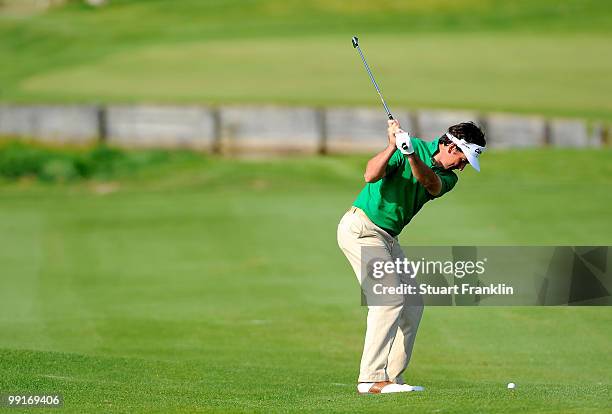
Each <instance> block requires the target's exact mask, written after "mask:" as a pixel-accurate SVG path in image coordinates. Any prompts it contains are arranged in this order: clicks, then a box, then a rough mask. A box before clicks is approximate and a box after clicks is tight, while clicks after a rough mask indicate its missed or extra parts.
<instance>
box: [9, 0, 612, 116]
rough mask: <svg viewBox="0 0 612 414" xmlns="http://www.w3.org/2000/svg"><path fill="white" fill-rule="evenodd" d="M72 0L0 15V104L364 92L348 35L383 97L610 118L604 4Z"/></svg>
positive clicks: (610, 60) (417, 103)
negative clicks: (90, 4) (103, 0)
mask: <svg viewBox="0 0 612 414" xmlns="http://www.w3.org/2000/svg"><path fill="white" fill-rule="evenodd" d="M76 3H77V2H73V3H71V4H69V5H68V6H65V7H61V8H58V9H55V10H52V11H51V12H48V13H44V14H41V15H34V16H27V17H23V16H17V17H16V16H12V15H10V14H7V15H6V16H2V15H1V14H0V55H1V56H3V58H5V59H6V61H7V62H11V64H10V65H2V66H1V67H0V84H1V85H2V88H0V102H25V103H41V102H45V103H82V102H91V103H101V102H108V103H117V102H146V103H168V104H176V103H182V104H192V103H199V104H212V105H219V104H223V105H226V104H286V105H312V106H334V105H348V106H354V105H364V106H374V105H376V104H377V100H376V95H375V93H373V91H372V90H371V87H370V85H369V84H368V79H367V76H366V74H365V73H364V71H363V67H362V66H361V62H360V59H359V56H358V55H357V54H356V52H355V51H354V50H353V48H352V47H351V44H350V38H351V36H353V35H358V36H359V37H360V42H361V46H362V48H363V49H364V53H365V54H366V56H367V58H368V60H369V63H370V64H371V66H372V69H373V70H374V72H375V74H376V76H377V78H378V80H379V83H380V85H381V87H382V89H383V92H384V94H385V96H386V98H387V99H388V101H389V105H390V107H391V109H393V108H398V107H405V108H411V109H415V108H418V109H423V108H456V109H472V110H477V111H485V112H492V111H503V112H516V113H529V114H544V115H547V116H556V117H583V118H586V119H591V120H603V121H607V122H610V121H612V103H611V101H610V99H609V97H610V96H612V46H611V45H612V31H611V29H610V28H611V27H612V7H611V6H610V4H609V3H607V2H601V1H578V0H572V1H566V2H563V4H560V3H559V2H556V1H552V0H537V1H521V2H518V3H520V4H517V2H507V1H502V0H461V1H454V2H453V1H448V0H435V1H430V2H418V3H415V2H401V1H394V0H389V1H386V2H385V3H384V4H379V5H373V4H372V3H371V2H366V1H357V2H351V3H350V4H349V3H343V2H340V1H328V2H322V1H303V2H286V1H280V0H251V1H229V0H228V1H224V2H202V1H198V0H183V1H181V2H180V4H177V2H168V1H160V0H149V1H146V2H139V1H134V0H122V1H113V2H110V4H109V6H108V7H105V8H102V9H100V10H93V9H91V8H87V7H85V6H83V5H79V4H76ZM145 3H146V4H145ZM134 22H138V24H137V25H135V24H134Z"/></svg>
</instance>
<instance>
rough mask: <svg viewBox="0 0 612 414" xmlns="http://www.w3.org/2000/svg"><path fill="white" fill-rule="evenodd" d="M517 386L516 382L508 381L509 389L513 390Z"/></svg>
mask: <svg viewBox="0 0 612 414" xmlns="http://www.w3.org/2000/svg"><path fill="white" fill-rule="evenodd" d="M515 388H516V384H515V383H514V382H509V383H508V389H509V390H513V389H515Z"/></svg>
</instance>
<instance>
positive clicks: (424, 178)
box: [406, 153, 442, 197]
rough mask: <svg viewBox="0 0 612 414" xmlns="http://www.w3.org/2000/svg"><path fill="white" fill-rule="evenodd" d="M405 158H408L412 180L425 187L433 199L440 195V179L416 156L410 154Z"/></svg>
mask: <svg viewBox="0 0 612 414" xmlns="http://www.w3.org/2000/svg"><path fill="white" fill-rule="evenodd" d="M406 158H408V163H409V164H410V169H411V170H412V175H414V178H416V179H417V181H418V182H419V183H421V185H422V186H423V187H425V189H426V190H427V192H428V193H429V194H431V195H432V196H434V197H435V196H437V195H438V194H440V191H442V181H441V180H440V177H438V175H437V174H436V173H435V172H433V170H432V169H431V168H429V167H428V166H427V165H426V164H425V163H424V162H423V161H422V160H421V159H420V158H419V157H417V156H416V154H414V153H413V154H410V155H408V156H406Z"/></svg>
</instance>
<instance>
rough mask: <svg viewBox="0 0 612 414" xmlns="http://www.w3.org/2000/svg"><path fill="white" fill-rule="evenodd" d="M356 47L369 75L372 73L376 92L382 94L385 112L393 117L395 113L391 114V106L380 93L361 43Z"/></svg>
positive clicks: (371, 78)
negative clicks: (360, 45)
mask: <svg viewBox="0 0 612 414" xmlns="http://www.w3.org/2000/svg"><path fill="white" fill-rule="evenodd" d="M355 48H356V49H357V51H358V52H359V56H361V60H362V61H363V64H364V66H365V68H366V70H367V71H368V75H370V80H372V83H373V84H374V87H375V88H376V92H378V96H380V100H381V101H382V104H383V106H384V107H385V112H386V113H387V116H388V117H389V119H393V115H391V111H389V107H388V106H387V104H386V103H385V100H384V98H383V96H382V94H381V93H380V89H379V88H378V84H377V83H376V80H375V79H374V75H372V71H371V70H370V67H369V66H368V62H366V60H365V56H363V52H361V48H360V47H359V45H356V46H355Z"/></svg>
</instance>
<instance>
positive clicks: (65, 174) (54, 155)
mask: <svg viewBox="0 0 612 414" xmlns="http://www.w3.org/2000/svg"><path fill="white" fill-rule="evenodd" d="M201 158H202V156H201V155H198V154H197V153H193V152H188V151H162V150H148V151H125V150H121V149H119V148H115V147H109V146H106V145H102V144H100V145H95V146H92V147H89V148H75V149H70V148H66V147H63V148H62V147H50V146H45V145H41V144H36V143H24V142H19V141H0V177H2V178H5V179H8V180H20V179H26V180H27V179H38V180H40V181H46V182H68V181H75V180H82V179H102V180H104V179H106V180H108V179H112V178H116V177H119V176H132V175H134V174H137V173H138V172H140V171H141V170H142V169H145V168H148V167H152V166H157V167H158V166H159V165H161V164H165V163H169V162H170V163H172V162H177V161H180V160H189V159H201Z"/></svg>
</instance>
